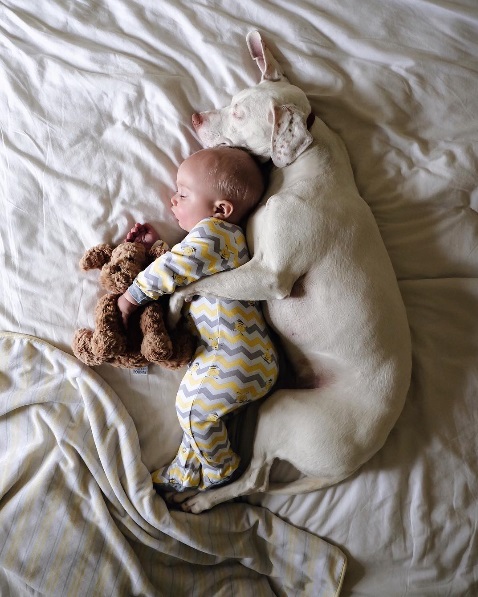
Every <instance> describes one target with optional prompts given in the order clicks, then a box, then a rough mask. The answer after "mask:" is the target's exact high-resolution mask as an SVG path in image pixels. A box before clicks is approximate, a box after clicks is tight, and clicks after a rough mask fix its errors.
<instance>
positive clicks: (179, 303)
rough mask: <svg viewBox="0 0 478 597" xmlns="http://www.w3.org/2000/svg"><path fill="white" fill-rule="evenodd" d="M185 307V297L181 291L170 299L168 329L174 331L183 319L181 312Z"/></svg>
mask: <svg viewBox="0 0 478 597" xmlns="http://www.w3.org/2000/svg"><path fill="white" fill-rule="evenodd" d="M183 305H184V297H183V295H182V293H181V291H180V290H178V291H176V292H175V293H174V294H172V295H171V296H170V298H169V308H168V316H167V317H168V327H169V329H170V330H174V328H175V327H176V325H177V324H178V321H179V320H180V318H181V310H182V308H183Z"/></svg>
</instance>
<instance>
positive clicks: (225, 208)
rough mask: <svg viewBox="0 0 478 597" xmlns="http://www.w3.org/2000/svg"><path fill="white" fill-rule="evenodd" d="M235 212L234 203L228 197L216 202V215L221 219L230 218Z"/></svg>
mask: <svg viewBox="0 0 478 597" xmlns="http://www.w3.org/2000/svg"><path fill="white" fill-rule="evenodd" d="M233 212H234V205H233V204H232V202H231V201H228V200H227V199H220V200H219V201H216V203H215V204H214V214H213V215H214V217H215V218H219V219H220V220H228V219H229V218H230V217H231V216H232V214H233Z"/></svg>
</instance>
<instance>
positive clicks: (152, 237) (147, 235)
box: [125, 222, 160, 251]
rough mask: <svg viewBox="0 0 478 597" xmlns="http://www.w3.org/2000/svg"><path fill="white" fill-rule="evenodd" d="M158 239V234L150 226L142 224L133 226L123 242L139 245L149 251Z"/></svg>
mask: <svg viewBox="0 0 478 597" xmlns="http://www.w3.org/2000/svg"><path fill="white" fill-rule="evenodd" d="M159 238H160V237H159V234H158V233H157V232H156V230H155V229H154V228H153V227H152V226H151V224H148V223H147V222H145V223H144V224H135V225H134V226H133V228H131V230H130V231H129V232H128V234H127V235H126V238H125V241H126V242H128V243H140V244H142V245H144V248H145V249H146V250H147V251H149V249H151V247H152V246H153V245H154V243H155V242H156V241H157V240H159Z"/></svg>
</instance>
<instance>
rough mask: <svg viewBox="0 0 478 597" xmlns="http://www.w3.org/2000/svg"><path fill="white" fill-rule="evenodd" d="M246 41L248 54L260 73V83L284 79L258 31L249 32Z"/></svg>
mask: <svg viewBox="0 0 478 597" xmlns="http://www.w3.org/2000/svg"><path fill="white" fill-rule="evenodd" d="M246 41H247V47H248V48H249V53H250V54H251V56H252V58H254V60H255V61H256V62H257V66H258V67H259V69H260V71H261V73H262V77H261V82H262V81H264V80H267V81H280V80H281V79H285V78H286V77H285V75H284V72H283V71H282V69H281V67H280V66H279V63H278V62H277V60H276V59H275V58H274V56H273V55H272V54H271V53H270V51H269V50H268V49H267V47H266V44H265V43H264V42H263V40H262V37H261V34H260V33H259V31H250V32H249V33H248V34H247V37H246Z"/></svg>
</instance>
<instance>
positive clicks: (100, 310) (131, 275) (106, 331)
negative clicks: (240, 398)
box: [72, 243, 196, 369]
mask: <svg viewBox="0 0 478 597" xmlns="http://www.w3.org/2000/svg"><path fill="white" fill-rule="evenodd" d="M167 250H168V247H167V245H166V244H165V243H162V244H156V246H155V247H154V248H153V249H151V250H150V251H149V252H148V253H147V252H146V250H145V248H144V246H143V245H142V244H140V243H121V244H120V245H118V246H117V247H116V248H114V247H112V246H111V245H106V244H101V245H97V246H95V247H92V248H91V249H88V250H87V251H86V253H85V254H84V255H83V257H82V259H81V261H80V267H81V269H83V270H89V269H97V268H101V273H100V284H101V286H102V287H103V288H105V289H106V290H108V291H109V293H110V294H106V295H104V296H102V297H101V298H100V299H99V300H98V303H97V305H96V309H95V329H94V331H93V330H88V329H84V328H83V329H80V330H77V332H76V333H75V337H74V339H73V344H72V348H73V353H74V354H75V356H76V357H77V358H78V359H80V361H83V362H84V363H86V364H87V365H91V366H94V365H101V364H102V363H110V364H111V365H114V366H116V367H123V368H127V369H134V368H137V367H142V366H145V365H147V364H148V363H156V364H158V365H161V366H163V367H167V368H169V369H178V368H179V367H183V366H184V365H186V364H187V363H188V362H189V361H190V360H191V358H192V356H193V354H194V349H195V345H196V343H195V340H194V338H193V336H192V335H191V334H190V333H189V332H187V331H186V329H185V328H184V327H179V328H176V329H175V330H174V331H173V332H169V331H168V329H167V328H166V324H165V318H164V309H165V308H166V307H167V304H165V302H164V301H165V300H166V299H163V298H161V299H160V300H158V301H154V302H152V303H149V304H147V305H146V306H145V307H142V308H140V309H138V310H137V311H136V312H135V313H133V315H131V317H130V319H129V322H128V329H127V330H125V328H124V326H123V321H122V318H121V312H120V310H119V309H118V305H117V302H118V297H119V296H120V295H121V294H122V293H123V292H124V291H125V290H126V289H127V288H128V287H129V286H130V284H131V283H132V282H133V280H134V279H135V278H136V276H137V275H138V274H139V272H140V271H141V270H143V269H144V268H145V267H146V265H147V264H148V263H150V262H151V261H153V260H154V259H156V258H157V257H160V256H161V255H162V254H163V253H165V252H166V251H167Z"/></svg>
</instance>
